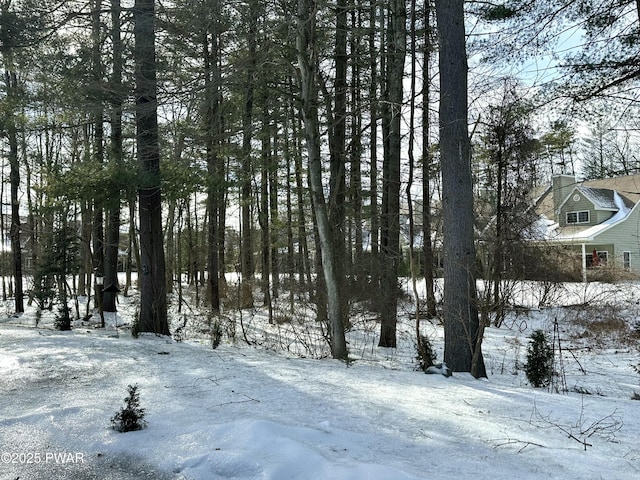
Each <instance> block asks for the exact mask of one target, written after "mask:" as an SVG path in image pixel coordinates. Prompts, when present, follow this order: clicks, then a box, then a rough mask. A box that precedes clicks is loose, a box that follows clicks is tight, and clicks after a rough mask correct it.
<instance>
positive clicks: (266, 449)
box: [0, 284, 640, 480]
mask: <svg viewBox="0 0 640 480" xmlns="http://www.w3.org/2000/svg"><path fill="white" fill-rule="evenodd" d="M607 288H614V289H615V293H616V295H612V294H611V292H609V293H607V294H606V296H607V298H616V301H617V302H619V303H620V304H621V305H623V306H624V308H631V310H629V312H630V313H629V315H635V314H637V311H636V310H633V308H632V306H633V305H634V303H633V301H632V299H633V298H637V296H636V295H637V288H636V286H635V285H633V284H629V285H627V286H624V285H623V286H620V287H610V286H605V285H601V284H590V285H589V286H587V287H585V286H583V285H579V284H576V285H571V286H569V285H568V286H567V287H566V289H565V291H563V292H562V293H559V294H558V295H557V297H556V298H557V299H558V300H562V301H563V302H565V305H560V304H559V302H556V305H555V306H554V307H553V308H546V309H544V308H537V307H536V306H535V303H536V300H535V296H536V293H535V292H534V290H535V288H534V287H533V286H532V285H522V290H521V293H522V295H521V297H522V298H521V301H522V305H527V301H529V302H530V303H531V305H530V306H532V307H533V308H532V309H531V310H529V309H528V310H526V312H525V313H515V312H514V313H512V314H511V315H510V316H509V317H508V321H506V322H505V324H504V325H503V326H502V327H501V328H495V327H490V328H488V329H487V332H486V339H485V343H484V344H483V351H484V353H485V362H486V365H487V370H488V373H489V378H488V379H485V380H476V379H474V378H472V377H471V376H469V375H468V374H464V373H454V374H453V376H451V377H448V378H447V377H445V376H443V375H425V374H423V373H422V372H418V371H415V369H414V365H413V363H414V362H413V357H414V347H413V344H412V338H411V331H412V329H413V328H414V326H413V323H412V321H411V320H409V319H408V317H407V316H406V315H401V322H400V325H399V343H400V346H399V348H398V349H393V350H389V349H379V348H378V347H376V346H375V341H374V340H373V338H375V333H376V329H375V325H374V326H373V327H371V326H370V327H369V328H364V327H359V328H358V330H357V331H354V332H351V333H350V334H349V340H350V346H351V350H352V352H353V357H354V361H352V362H351V363H349V364H345V363H342V362H339V361H335V360H331V359H328V358H321V359H314V358H301V357H300V356H296V355H292V354H291V349H289V351H288V352H283V351H282V349H279V351H275V350H276V348H272V344H271V343H270V341H269V338H270V337H268V336H267V335H266V332H268V331H271V333H272V334H273V335H275V334H276V333H277V332H280V334H282V332H288V331H290V330H286V328H285V327H286V326H284V325H281V326H277V327H276V326H270V325H267V324H266V322H264V318H263V317H261V316H260V314H257V313H255V312H254V314H253V316H252V317H250V319H249V318H245V320H246V321H247V324H246V325H245V326H246V327H247V328H248V329H249V332H248V335H249V338H250V339H254V340H260V341H259V342H258V343H259V345H258V346H248V345H247V344H246V343H245V342H244V341H243V340H242V339H241V338H242V337H241V336H240V335H239V336H238V338H236V340H235V341H231V340H229V339H228V338H225V340H224V341H223V343H222V344H221V345H220V346H219V347H218V348H217V349H215V350H213V349H212V348H211V347H210V345H209V344H208V341H207V339H206V338H203V337H202V336H200V337H199V336H198V335H196V334H195V333H194V332H195V331H196V330H197V328H196V327H195V323H194V328H193V329H192V330H191V331H190V333H189V334H188V335H186V340H185V341H182V342H177V341H175V340H173V339H171V338H168V337H157V336H154V335H148V334H145V335H142V336H141V337H140V338H137V339H135V338H132V336H131V335H130V333H129V329H128V328H126V327H119V328H118V329H116V328H115V327H114V322H113V319H112V318H110V317H108V320H109V325H108V328H106V329H97V328H94V325H88V324H84V325H81V324H77V325H76V326H75V328H74V329H73V330H72V331H71V332H59V331H56V330H54V329H53V328H52V322H51V319H50V318H48V317H47V316H46V315H45V316H44V317H43V318H42V319H41V321H40V324H39V325H38V326H37V327H36V326H35V314H34V312H33V311H29V312H27V313H25V314H24V315H22V316H21V317H17V318H16V317H11V316H6V317H4V318H0V372H1V376H0V454H1V457H0V458H1V460H2V462H1V463H0V478H2V479H15V478H20V479H21V480H23V479H30V478H33V479H40V478H46V479H57V478H61V479H62V478H74V479H85V478H86V479H90V478H91V479H93V478H96V479H98V478H99V479H102V478H113V479H129V478H131V479H134V478H153V479H189V480H212V479H247V480H248V479H271V480H281V479H314V480H315V479H330V480H334V479H343V480H361V479H370V480H402V479H406V480H412V479H449V478H456V479H463V478H474V479H476V478H477V479H488V478H491V479H496V480H501V479H508V480H511V479H513V478H514V475H517V478H519V479H522V480H526V479H539V478H551V479H554V478H557V479H600V478H606V479H610V480H615V479H620V480H623V479H624V480H628V479H632V478H640V446H639V445H638V438H640V416H639V415H638V414H637V412H638V408H639V407H640V403H638V401H636V400H632V399H631V397H632V396H633V395H634V392H638V391H640V387H639V382H640V375H638V373H636V372H635V371H634V369H633V366H635V365H638V364H639V363H640V360H639V358H638V342H637V339H636V340H635V343H634V342H631V341H629V342H624V343H618V342H613V341H612V340H611V338H608V337H607V338H606V339H604V340H603V341H602V342H601V343H600V344H599V345H598V346H596V345H595V344H594V343H593V342H592V343H589V342H588V339H587V338H586V337H584V338H579V336H576V335H573V333H575V329H576V328H578V327H576V326H575V325H573V324H571V325H570V324H569V319H570V318H571V315H570V314H569V313H568V312H569V311H570V310H568V309H570V308H571V307H569V306H568V305H570V304H571V303H579V302H580V301H581V300H584V298H600V297H597V292H599V291H602V290H604V289H607ZM588 290H589V291H588ZM129 302H131V300H130V299H122V304H121V305H120V312H119V317H120V321H119V323H120V324H121V323H128V321H129V320H130V318H131V317H132V315H133V314H134V312H135V306H134V303H129ZM7 308H8V307H7ZM406 308H407V309H408V308H409V307H408V306H406ZM571 311H573V310H571ZM247 315H249V314H248V313H247ZM183 318H184V317H183ZM634 318H637V317H634ZM554 319H557V320H558V322H560V323H561V328H560V332H561V335H562V342H563V347H564V348H565V349H566V350H565V355H564V356H563V362H564V363H563V368H564V370H565V372H566V384H567V387H568V389H567V390H568V391H567V392H561V393H555V392H553V391H552V392H550V391H548V390H547V389H534V388H532V387H530V386H529V385H528V384H527V382H526V377H525V376H524V373H523V372H522V368H521V365H522V362H523V361H524V359H525V354H526V345H527V342H528V335H529V334H530V333H531V331H532V330H533V329H535V328H543V329H545V330H546V331H548V332H553V327H554ZM191 320H193V319H190V321H191ZM354 320H355V319H354ZM181 321H182V319H181ZM194 322H195V320H194ZM354 323H355V324H356V325H365V324H366V323H367V322H366V320H362V319H360V320H358V321H354ZM423 324H424V325H423V327H424V331H425V332H426V333H428V334H429V336H430V337H431V338H432V339H433V342H434V346H435V347H436V350H437V351H438V355H439V357H440V360H441V355H440V353H441V351H442V328H441V327H440V326H438V325H434V324H431V323H429V322H426V321H425V322H423ZM238 328H239V326H238ZM591 340H593V337H591ZM291 342H293V340H291ZM318 356H319V357H323V356H324V355H322V354H320V355H318ZM132 384H137V385H138V387H139V392H140V400H141V405H142V407H143V408H145V409H146V420H147V423H148V424H147V427H146V428H145V429H143V430H140V431H136V432H128V433H119V432H117V431H115V430H113V429H112V428H111V425H110V419H111V417H113V415H114V414H115V413H116V411H118V410H119V409H120V408H121V407H122V406H123V404H124V402H123V400H124V398H125V397H126V395H127V386H128V385H132ZM572 437H573V438H572ZM584 443H587V444H588V446H586V448H585V445H584ZM29 459H30V460H31V462H30V463H28V460H29ZM37 460H38V461H37Z"/></svg>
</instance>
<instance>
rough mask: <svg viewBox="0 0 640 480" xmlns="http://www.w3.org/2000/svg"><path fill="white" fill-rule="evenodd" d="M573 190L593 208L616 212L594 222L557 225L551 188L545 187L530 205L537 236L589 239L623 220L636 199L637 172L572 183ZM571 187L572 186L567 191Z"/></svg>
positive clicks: (639, 195) (639, 187)
mask: <svg viewBox="0 0 640 480" xmlns="http://www.w3.org/2000/svg"><path fill="white" fill-rule="evenodd" d="M575 189H577V190H578V191H580V193H582V194H583V195H584V196H585V197H586V198H588V199H589V200H590V201H591V202H592V203H593V204H594V206H595V208H596V209H600V210H610V211H612V212H616V213H615V214H614V215H613V216H612V217H611V218H610V219H608V220H607V221H605V222H603V223H601V224H598V225H593V226H581V225H571V226H566V227H562V228H560V226H559V225H558V224H557V223H556V222H555V221H554V220H553V219H554V218H555V206H554V204H553V188H552V186H548V187H547V188H546V189H545V190H544V191H543V192H541V193H540V195H539V196H538V198H537V199H536V201H535V204H534V205H535V206H534V208H535V210H536V212H537V213H538V215H539V216H540V218H541V220H540V222H539V225H538V227H537V231H538V233H539V237H538V238H540V236H542V237H544V238H547V239H553V240H556V241H561V242H567V241H572V242H576V241H590V240H591V239H593V237H594V236H595V235H598V234H599V233H601V232H603V231H605V230H608V229H609V228H611V227H612V226H614V225H615V224H617V223H619V222H622V221H624V219H625V218H626V217H627V215H628V214H629V212H630V211H631V209H632V208H633V207H634V206H635V205H636V204H637V203H638V202H640V175H628V176H624V177H616V178H607V179H602V180H589V181H586V182H576V183H575ZM573 190H574V189H573V188H572V190H571V191H573ZM564 200H566V198H563V199H562V201H564ZM543 232H544V233H543ZM540 234H541V235H540Z"/></svg>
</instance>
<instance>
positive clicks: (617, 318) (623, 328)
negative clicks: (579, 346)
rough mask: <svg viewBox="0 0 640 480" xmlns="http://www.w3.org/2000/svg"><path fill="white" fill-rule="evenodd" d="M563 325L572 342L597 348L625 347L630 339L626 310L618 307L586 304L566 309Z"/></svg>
mask: <svg viewBox="0 0 640 480" xmlns="http://www.w3.org/2000/svg"><path fill="white" fill-rule="evenodd" d="M563 323H564V324H565V326H566V327H567V328H568V329H569V332H568V333H569V335H570V337H571V338H572V339H573V340H576V341H579V340H584V341H587V342H588V343H589V344H590V345H591V346H595V347H599V348H606V347H610V346H620V345H626V344H628V343H629V341H630V340H631V339H632V335H631V327H630V325H629V323H628V322H627V320H626V309H625V308H624V307H623V306H619V305H604V304H588V305H585V306H581V307H575V308H571V309H567V310H566V315H565V322H563Z"/></svg>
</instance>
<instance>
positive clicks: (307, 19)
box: [296, 0, 348, 360]
mask: <svg viewBox="0 0 640 480" xmlns="http://www.w3.org/2000/svg"><path fill="white" fill-rule="evenodd" d="M316 13H317V5H316V3H315V1H314V0H298V25H297V28H298V31H297V39H296V46H297V53H298V68H299V69H300V81H301V87H302V92H301V94H302V118H303V121H304V127H305V139H306V142H307V156H308V161H309V181H310V183H311V190H312V191H311V197H312V202H313V204H314V207H315V216H316V221H317V223H318V236H319V238H320V243H321V254H322V270H323V275H324V279H325V282H326V285H327V303H328V316H329V331H330V342H331V355H332V356H333V358H339V359H343V360H346V359H347V357H348V352H347V344H346V340H345V335H344V326H343V323H342V310H341V299H340V293H341V292H340V290H339V285H340V282H339V281H338V278H337V274H336V268H335V248H334V245H333V241H334V238H335V237H334V236H333V233H332V232H331V226H330V224H329V217H328V215H327V207H326V203H325V199H324V192H323V186H322V161H321V156H320V127H319V122H318V78H317V74H318V73H317V68H318V57H317V52H316V37H315V26H316V21H315V20H316Z"/></svg>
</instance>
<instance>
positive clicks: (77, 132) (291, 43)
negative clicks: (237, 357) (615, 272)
mask: <svg viewBox="0 0 640 480" xmlns="http://www.w3.org/2000/svg"><path fill="white" fill-rule="evenodd" d="M639 20H640V0H638V1H619V0H607V1H604V2H596V1H591V0H573V1H569V0H562V1H560V2H558V1H556V2H550V1H544V2H533V1H530V2H529V1H525V2H521V1H509V0H507V1H497V2H474V1H467V2H464V1H463V0H436V1H432V0H423V1H421V2H418V1H417V0H411V1H410V2H406V1H403V0H385V1H381V2H373V1H369V2H353V1H350V0H334V1H321V0H244V1H239V2H222V1H221V0H184V1H163V2H155V1H154V0H135V2H134V1H133V0H70V1H62V0H0V53H1V59H0V61H1V66H2V71H3V73H4V82H2V84H1V86H0V133H1V136H0V138H1V146H2V175H3V178H2V192H1V198H2V202H3V203H2V215H1V220H2V222H1V225H0V228H1V229H2V236H3V240H4V241H3V246H5V248H4V249H3V254H2V255H3V256H2V268H3V272H2V273H3V277H2V282H3V283H2V289H3V297H4V299H5V300H6V299H7V298H12V299H14V307H15V311H16V312H22V311H23V310H24V306H25V302H35V303H37V305H38V306H39V307H40V308H51V307H52V306H53V305H54V304H56V303H58V302H59V301H60V298H61V297H62V298H67V297H66V295H67V294H68V293H69V292H72V291H73V292H74V294H77V295H94V296H95V300H96V302H97V303H99V304H100V306H101V308H102V309H104V311H113V310H115V308H116V304H115V295H116V293H115V290H116V289H115V288H111V289H107V288H103V285H104V286H114V287H119V288H120V289H121V290H122V291H123V293H124V294H125V295H126V294H127V293H128V291H129V289H130V288H131V287H132V285H133V283H132V282H133V281H135V280H136V279H137V288H138V289H139V292H140V309H139V318H138V319H137V327H136V328H137V329H139V330H140V331H148V332H155V333H160V334H167V333H169V322H168V318H167V310H168V309H167V297H168V296H169V295H170V294H172V293H174V292H177V294H178V295H180V293H181V291H182V288H183V284H184V285H189V286H191V287H193V288H194V289H195V290H196V298H197V301H198V302H200V303H201V304H202V305H207V306H208V308H209V309H210V310H211V312H213V313H214V314H215V313H219V312H221V310H223V309H224V298H225V295H227V293H228V288H227V285H226V282H227V279H226V277H225V274H227V273H230V272H235V273H237V274H238V275H239V278H240V279H241V288H240V294H239V298H238V299H237V301H238V307H239V308H251V307H253V306H254V305H255V304H256V302H259V303H260V304H262V305H263V306H265V307H267V309H268V311H269V312H271V307H272V304H273V302H274V301H275V300H276V299H278V298H279V297H281V296H283V295H288V296H290V299H291V301H292V302H295V301H309V302H312V303H314V304H315V305H316V311H317V318H318V321H321V322H326V325H327V331H328V338H329V342H330V346H331V353H332V355H333V356H334V357H335V358H340V359H347V357H348V349H347V345H346V342H345V335H344V332H345V328H347V326H348V322H349V306H350V305H351V304H352V302H353V301H354V300H359V301H365V302H368V308H370V309H371V311H373V312H375V313H376V315H377V318H378V320H379V323H380V336H379V346H381V347H394V346H395V345H396V322H397V310H398V301H399V295H400V292H399V289H398V277H399V276H407V275H413V276H420V277H424V278H425V280H426V285H427V295H426V298H424V299H420V301H416V304H415V305H416V310H423V312H422V314H421V313H420V312H419V311H416V312H415V315H416V318H417V319H419V318H420V317H421V315H430V316H435V315H436V314H438V315H442V319H443V321H444V325H445V361H446V362H447V363H448V364H449V365H450V366H451V367H452V368H453V370H455V371H470V372H472V373H473V375H475V376H476V377H480V376H484V375H485V371H484V364H483V360H482V350H481V341H482V330H483V325H484V323H485V322H484V321H483V320H481V317H482V315H481V311H482V309H483V308H482V306H481V305H480V303H481V302H485V303H488V304H489V307H490V308H492V309H496V308H497V305H499V303H500V280H501V278H502V276H503V275H505V271H506V266H505V264H504V258H505V255H507V253H509V254H511V255H518V252H517V248H518V245H519V244H521V242H519V240H522V239H521V237H520V233H521V232H522V231H524V230H525V229H526V228H527V225H528V223H527V222H529V221H532V220H533V219H531V218H529V217H528V216H527V215H526V214H525V212H527V211H528V207H529V206H530V200H531V198H532V195H533V192H534V191H535V190H536V188H539V187H540V186H542V185H545V184H546V183H548V181H549V179H550V176H551V175H552V174H556V173H576V174H579V175H581V176H583V177H584V178H602V177H606V176H612V175H619V174H630V173H635V172H638V171H639V170H638V169H639V168H640V164H639V163H638V159H637V158H636V157H635V156H634V151H635V149H634V146H635V145H636V144H637V142H636V133H635V132H636V131H637V128H638V127H637V120H634V118H637V117H634V114H635V105H634V104H635V103H636V102H635V100H636V96H637V91H638V88H637V87H638V79H639V77H640V70H638V66H637V65H638V59H637V57H638V55H640V53H639V49H638V46H639V43H640V21H639ZM567 42H569V44H570V46H569V47H567V46H566V44H567ZM538 58H545V59H547V60H546V62H547V63H545V65H547V66H546V67H544V68H540V69H538V70H533V71H532V70H531V68H530V65H533V64H534V63H535V62H536V59H538ZM523 65H524V66H529V67H527V68H525V67H523ZM532 72H533V73H532ZM481 244H483V245H492V250H491V251H490V252H485V253H484V254H483V255H484V258H489V259H490V260H487V261H479V257H480V255H479V254H478V253H477V249H478V248H479V245H481ZM509 249H511V250H510V252H507V250H509ZM118 271H122V272H126V282H125V284H124V285H119V284H118V277H117V273H118ZM134 273H135V275H134ZM441 276H443V277H444V309H443V310H442V311H441V313H440V309H439V306H438V305H436V301H435V298H436V295H435V294H434V288H435V287H434V285H435V282H434V279H435V278H436V277H441ZM479 277H483V278H484V279H485V280H489V281H490V284H491V285H493V290H491V293H490V294H488V295H487V293H486V292H485V294H484V295H483V296H482V298H481V299H479V298H478V292H476V287H475V285H476V283H475V279H476V278H479ZM98 280H99V283H100V284H99V285H98V284H97V281H98ZM418 330H419V326H418Z"/></svg>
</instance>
